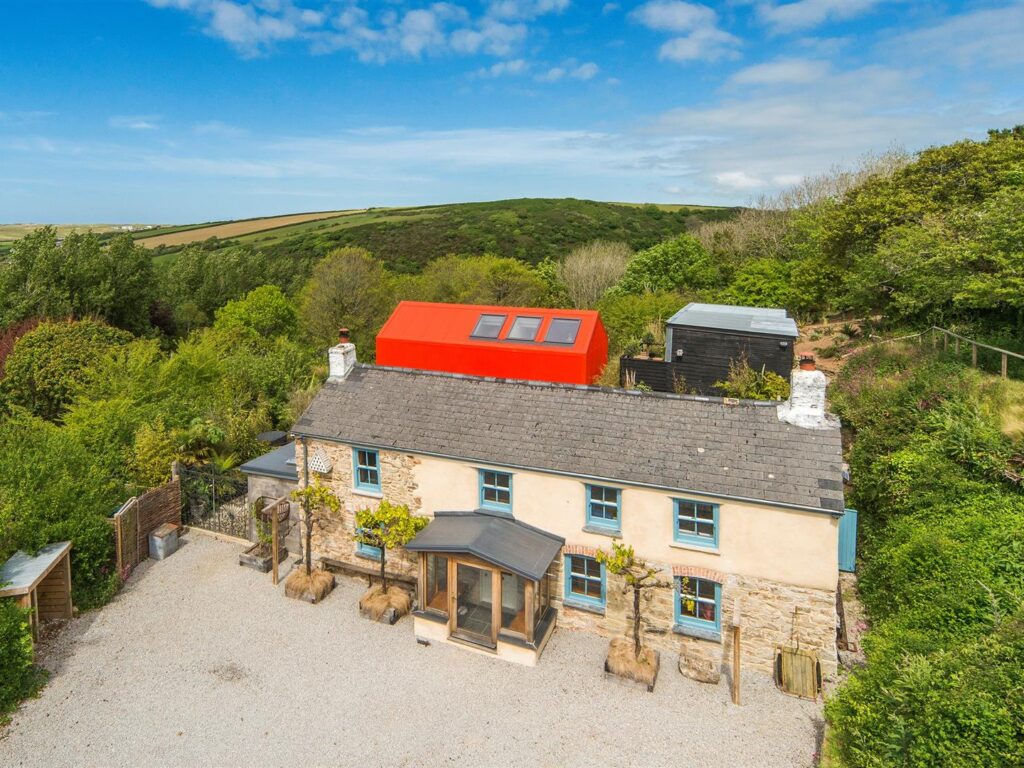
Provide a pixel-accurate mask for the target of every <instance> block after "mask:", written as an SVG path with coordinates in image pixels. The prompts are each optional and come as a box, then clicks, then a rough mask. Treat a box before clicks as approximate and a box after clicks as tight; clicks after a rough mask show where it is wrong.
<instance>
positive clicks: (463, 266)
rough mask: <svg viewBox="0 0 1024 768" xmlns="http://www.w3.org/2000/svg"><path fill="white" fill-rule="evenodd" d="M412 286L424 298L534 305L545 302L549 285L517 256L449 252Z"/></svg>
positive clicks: (442, 300) (420, 297)
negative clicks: (514, 257)
mask: <svg viewBox="0 0 1024 768" xmlns="http://www.w3.org/2000/svg"><path fill="white" fill-rule="evenodd" d="M411 290H412V293H413V295H414V296H415V297H416V298H418V299H421V300H423V301H441V302H450V303H456V304H505V305H509V306H521V307H534V306H538V305H540V304H542V303H543V302H544V300H545V298H546V296H547V294H548V285H547V284H546V283H545V281H544V280H543V278H542V277H541V276H540V275H539V274H538V273H537V271H536V270H534V269H533V268H531V267H529V266H528V265H526V264H523V263H522V262H521V261H518V260H516V259H510V258H506V257H503V256H492V255H489V254H485V255H483V256H454V255H449V256H442V257H441V258H439V259H434V260H433V261H432V262H430V264H428V265H427V266H426V267H425V268H424V270H423V272H422V274H420V275H419V277H417V278H415V279H414V280H413V284H412V286H411Z"/></svg>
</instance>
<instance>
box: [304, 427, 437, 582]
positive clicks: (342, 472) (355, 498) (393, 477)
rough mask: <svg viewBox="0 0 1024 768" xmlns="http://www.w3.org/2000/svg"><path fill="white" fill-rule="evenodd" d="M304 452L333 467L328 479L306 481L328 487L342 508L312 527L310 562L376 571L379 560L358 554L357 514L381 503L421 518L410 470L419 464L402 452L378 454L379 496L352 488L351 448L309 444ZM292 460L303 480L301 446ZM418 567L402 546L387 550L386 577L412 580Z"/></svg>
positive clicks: (319, 476)
mask: <svg viewBox="0 0 1024 768" xmlns="http://www.w3.org/2000/svg"><path fill="white" fill-rule="evenodd" d="M308 450H309V453H310V456H312V455H313V454H314V453H315V452H316V451H317V450H322V451H323V452H324V453H325V454H326V455H327V457H328V458H329V459H330V462H331V465H332V467H331V471H330V472H328V473H327V474H318V473H315V472H310V482H314V481H315V480H317V479H319V480H320V482H321V483H323V484H324V485H327V486H330V488H331V490H333V491H334V493H335V494H337V496H338V498H339V499H341V509H340V510H339V511H338V512H337V513H327V514H326V515H325V516H324V517H323V518H322V519H321V522H320V524H319V525H316V526H314V527H313V556H314V558H329V559H331V560H335V561H338V562H341V563H347V564H350V565H354V566H357V567H360V568H378V567H379V561H378V560H376V559H374V558H370V557H367V556H365V555H362V554H360V553H358V552H357V551H356V541H355V538H354V535H355V529H356V512H358V511H360V510H363V509H375V508H376V507H377V505H379V504H380V501H381V499H382V498H383V499H387V500H388V501H390V502H391V503H392V504H406V505H408V507H409V510H410V511H411V512H412V513H413V514H423V511H422V507H423V502H422V500H421V499H420V497H419V496H418V495H417V493H416V491H417V486H416V481H415V475H414V467H415V466H416V465H417V464H418V463H419V459H417V458H416V457H415V456H411V455H409V454H406V453H399V452H395V451H379V452H378V455H379V457H380V477H381V494H380V495H379V496H378V495H375V494H367V493H364V492H362V491H357V490H355V489H354V487H353V486H354V483H353V464H352V448H351V447H350V446H347V445H339V444H337V443H326V442H318V441H313V440H310V441H308ZM295 455H296V460H297V465H298V467H299V476H300V478H301V477H302V471H303V466H304V464H303V461H304V457H303V448H302V444H301V443H297V444H296V449H295ZM300 484H301V482H300ZM418 563H419V560H418V559H417V557H416V555H415V554H413V553H411V552H407V551H405V549H403V548H401V547H397V548H395V549H389V550H388V551H387V570H388V573H393V574H400V575H403V576H410V577H413V578H415V577H416V574H417V569H418Z"/></svg>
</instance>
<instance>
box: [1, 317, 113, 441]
mask: <svg viewBox="0 0 1024 768" xmlns="http://www.w3.org/2000/svg"><path fill="white" fill-rule="evenodd" d="M131 338H132V336H131V334H130V333H127V332H126V331H122V330H119V329H117V328H111V327H110V326H109V325H105V324H104V323H101V322H99V321H96V320H76V321H68V322H46V323H42V324H41V325H39V326H38V327H36V328H35V329H34V330H32V331H29V332H28V333H26V334H25V335H24V336H22V337H21V338H20V339H18V341H17V342H16V343H15V345H14V350H13V351H12V352H11V354H10V356H8V358H7V361H6V364H5V367H4V371H5V376H4V378H3V379H2V380H0V389H2V391H3V394H4V395H5V397H6V399H7V402H8V403H9V404H11V405H16V406H21V407H24V408H27V409H28V410H29V412H30V413H32V414H34V415H36V416H39V417H41V418H44V419H48V420H50V421H54V420H57V419H59V418H61V416H62V415H63V413H64V411H65V409H66V408H67V406H68V404H69V403H70V402H71V399H72V397H73V396H74V394H75V390H76V388H77V386H78V385H79V384H80V383H81V381H82V379H83V373H84V371H85V369H86V368H88V366H90V365H92V364H93V363H95V362H97V361H98V360H99V359H100V358H101V357H102V356H103V355H105V354H107V352H108V351H109V350H110V349H111V348H112V347H116V346H120V345H123V344H127V343H128V342H129V341H131Z"/></svg>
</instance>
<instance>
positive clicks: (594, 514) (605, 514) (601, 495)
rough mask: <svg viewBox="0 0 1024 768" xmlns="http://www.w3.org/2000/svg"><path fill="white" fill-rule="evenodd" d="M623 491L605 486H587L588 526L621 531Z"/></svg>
mask: <svg viewBox="0 0 1024 768" xmlns="http://www.w3.org/2000/svg"><path fill="white" fill-rule="evenodd" d="M621 501H622V491H620V490H619V489H618V488H609V487H607V486H604V485H588V486H587V525H589V526H594V527H595V528H606V529H607V530H609V531H619V530H620V529H621V528H622V518H621V515H620V507H621Z"/></svg>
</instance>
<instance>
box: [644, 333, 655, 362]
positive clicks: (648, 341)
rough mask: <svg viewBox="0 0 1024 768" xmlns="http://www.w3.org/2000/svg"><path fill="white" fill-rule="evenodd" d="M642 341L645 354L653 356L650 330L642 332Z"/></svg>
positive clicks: (652, 339)
mask: <svg viewBox="0 0 1024 768" xmlns="http://www.w3.org/2000/svg"><path fill="white" fill-rule="evenodd" d="M643 343H644V349H645V350H646V351H647V356H648V357H654V348H655V346H654V334H653V333H652V332H651V331H648V332H647V333H645V334H644V339H643Z"/></svg>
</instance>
